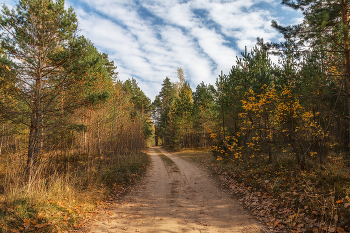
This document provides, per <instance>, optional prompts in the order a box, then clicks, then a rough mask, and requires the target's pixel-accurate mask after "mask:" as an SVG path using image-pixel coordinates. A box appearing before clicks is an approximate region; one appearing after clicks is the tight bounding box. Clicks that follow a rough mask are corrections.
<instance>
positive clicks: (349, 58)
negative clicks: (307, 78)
mask: <svg viewBox="0 0 350 233" xmlns="http://www.w3.org/2000/svg"><path fill="white" fill-rule="evenodd" d="M346 8H347V7H346V3H345V0H341V18H342V23H343V24H344V25H348V20H347V12H346ZM343 46H344V54H345V75H346V82H347V88H346V91H347V97H348V98H347V101H348V129H347V130H348V133H347V137H348V143H349V142H350V51H349V31H348V30H344V45H343ZM347 151H348V154H347V156H349V145H347Z"/></svg>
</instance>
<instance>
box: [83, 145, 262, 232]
mask: <svg viewBox="0 0 350 233" xmlns="http://www.w3.org/2000/svg"><path fill="white" fill-rule="evenodd" d="M160 152H161V153H160ZM149 154H150V156H151V161H152V162H151V163H152V164H151V167H150V169H149V171H148V172H147V175H146V177H145V178H144V180H143V182H142V183H141V184H138V186H137V187H135V189H134V190H136V191H133V192H130V193H129V194H127V195H125V196H124V197H123V198H122V199H121V200H120V201H118V202H117V203H115V204H114V206H113V207H111V208H110V209H109V210H105V211H102V212H101V213H100V214H99V216H98V220H96V221H93V222H92V223H90V224H89V226H87V228H85V231H84V232H86V230H87V231H88V232H96V233H97V232H169V233H170V232H174V233H175V232H202V233H204V232H210V233H212V232H252V233H254V232H263V230H261V229H262V228H261V227H260V226H259V224H258V223H257V221H256V220H255V219H254V218H253V217H251V216H250V215H249V214H248V213H247V212H246V211H245V210H243V209H242V207H241V206H240V204H239V203H238V201H237V200H234V199H232V198H230V197H229V195H228V194H226V192H225V190H221V189H220V188H219V187H218V185H217V184H216V183H215V182H214V181H213V180H212V179H211V178H210V176H209V175H208V174H207V173H206V172H205V171H203V170H202V169H199V168H198V167H196V166H195V165H194V164H192V163H189V162H187V161H185V160H183V159H181V158H179V157H177V156H175V155H172V154H171V153H168V152H166V151H165V150H163V149H160V148H150V149H149Z"/></svg>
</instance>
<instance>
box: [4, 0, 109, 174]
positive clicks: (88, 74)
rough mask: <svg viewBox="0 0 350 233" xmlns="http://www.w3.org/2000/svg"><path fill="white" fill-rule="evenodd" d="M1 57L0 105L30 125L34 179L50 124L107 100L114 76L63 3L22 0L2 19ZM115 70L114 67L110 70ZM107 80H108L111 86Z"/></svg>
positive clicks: (8, 114)
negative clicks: (81, 34)
mask: <svg viewBox="0 0 350 233" xmlns="http://www.w3.org/2000/svg"><path fill="white" fill-rule="evenodd" d="M0 29H1V31H2V33H3V34H2V40H1V43H2V47H3V49H4V50H5V51H6V53H7V54H8V57H7V58H4V57H2V58H1V59H2V66H1V71H0V74H1V76H2V77H5V76H6V78H2V82H3V83H2V86H1V94H0V97H1V100H0V102H1V103H0V104H1V106H2V107H3V109H5V110H4V111H3V113H4V116H5V117H7V118H9V119H11V120H13V119H15V118H14V117H13V116H20V117H21V118H22V119H21V120H22V123H24V124H26V125H27V126H28V127H29V143H28V159H27V172H28V175H29V177H31V175H32V173H33V170H34V168H35V164H36V161H37V157H38V155H39V153H40V144H41V142H42V141H43V138H42V136H43V134H44V133H43V132H44V126H45V120H46V119H48V120H52V118H51V117H50V116H52V115H56V116H57V114H64V113H65V112H66V111H68V110H72V109H75V108H77V107H79V105H80V104H81V103H89V102H94V101H98V100H101V99H104V98H107V97H108V93H106V92H105V88H104V87H106V86H108V82H109V81H110V78H109V76H108V72H106V69H105V66H106V65H107V64H106V59H103V57H102V55H101V54H99V53H98V52H97V50H96V48H94V47H93V45H92V43H91V42H89V41H88V40H86V39H85V38H84V37H77V36H76V33H77V18H76V15H75V13H74V12H73V9H72V8H69V9H68V10H66V9H65V7H64V0H57V1H53V0H21V1H19V3H18V4H17V8H16V10H12V11H10V10H9V9H8V8H7V7H6V6H4V7H3V10H2V15H1V16H0ZM112 70H114V69H113V68H111V70H110V71H112ZM106 81H107V82H106Z"/></svg>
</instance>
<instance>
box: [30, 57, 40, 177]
mask: <svg viewBox="0 0 350 233" xmlns="http://www.w3.org/2000/svg"><path fill="white" fill-rule="evenodd" d="M41 66H42V64H41V60H39V71H38V76H37V79H36V90H35V93H34V100H33V110H32V116H31V123H30V132H29V143H28V158H27V175H28V177H29V181H30V180H31V179H32V176H33V171H34V170H35V164H36V160H37V156H38V149H39V148H38V140H39V130H40V116H41V113H40V97H41V89H42V80H41V79H42V77H41Z"/></svg>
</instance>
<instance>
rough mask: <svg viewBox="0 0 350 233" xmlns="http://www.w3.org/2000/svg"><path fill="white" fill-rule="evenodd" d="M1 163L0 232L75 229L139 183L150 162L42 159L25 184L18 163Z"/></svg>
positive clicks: (136, 157) (139, 157)
mask: <svg viewBox="0 0 350 233" xmlns="http://www.w3.org/2000/svg"><path fill="white" fill-rule="evenodd" d="M12 156H13V157H15V156H16V155H12ZM5 159H6V157H5V158H4V157H2V158H0V160H1V161H0V191H1V188H2V189H3V190H2V192H0V232H23V231H27V232H30V231H31V232H60V231H64V230H67V229H70V228H72V227H73V228H79V227H80V226H81V223H80V220H81V219H83V218H84V216H86V215H87V214H88V213H89V212H91V211H92V210H94V208H95V207H96V206H97V205H98V204H99V203H100V202H101V201H103V200H104V199H105V198H107V197H111V196H113V195H114V194H116V193H118V191H119V190H121V189H123V188H124V187H125V185H127V184H130V183H132V182H133V181H134V180H135V179H137V178H138V177H139V176H140V175H141V174H142V173H143V172H144V171H145V170H146V167H147V164H148V156H147V155H146V154H144V153H141V154H130V155H128V156H120V158H119V159H118V163H112V164H111V165H110V164H109V162H108V161H102V160H95V161H94V162H93V163H91V164H90V166H88V167H87V164H86V162H85V161H86V157H85V156H84V155H80V156H79V155H76V156H74V157H71V159H70V160H69V158H68V160H69V167H67V164H68V163H67V161H65V162H64V161H62V159H61V160H60V159H57V160H56V159H52V160H51V161H52V162H51V163H47V162H45V161H41V163H40V166H39V167H38V170H37V176H36V178H35V180H34V181H33V182H30V183H28V182H27V180H26V175H25V171H24V164H23V163H20V162H19V161H21V160H18V161H17V160H14V161H12V162H5V161H4V160H5ZM66 159H67V158H66ZM63 160H64V159H63ZM22 161H23V160H22ZM6 164H7V165H6Z"/></svg>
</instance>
